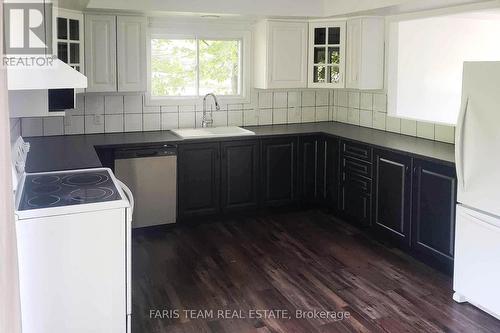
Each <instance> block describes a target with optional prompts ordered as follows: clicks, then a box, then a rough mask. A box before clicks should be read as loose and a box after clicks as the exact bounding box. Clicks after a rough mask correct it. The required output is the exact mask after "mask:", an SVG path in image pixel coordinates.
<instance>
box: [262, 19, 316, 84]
mask: <svg viewBox="0 0 500 333" xmlns="http://www.w3.org/2000/svg"><path fill="white" fill-rule="evenodd" d="M254 41H255V43H254V48H255V49H254V68H255V72H254V84H255V88H259V89H273V88H305V87H306V86H307V22H301V21H279V20H264V21H261V22H259V23H257V24H256V26H255V38H254Z"/></svg>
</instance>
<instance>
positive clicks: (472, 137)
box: [453, 62, 500, 319]
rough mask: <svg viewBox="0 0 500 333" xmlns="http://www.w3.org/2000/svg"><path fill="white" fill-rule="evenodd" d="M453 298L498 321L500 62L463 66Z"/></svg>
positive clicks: (459, 119)
mask: <svg viewBox="0 0 500 333" xmlns="http://www.w3.org/2000/svg"><path fill="white" fill-rule="evenodd" d="M455 162H456V168H457V178H458V193H457V201H458V204H457V215H456V230H455V266H454V274H453V289H454V291H455V293H454V295H453V299H454V300H455V301H457V302H469V303H471V304H473V305H475V306H477V307H479V308H481V309H483V310H484V311H486V312H488V313H490V314H491V315H493V316H495V317H497V318H499V319H500V62H465V63H464V68H463V83H462V106H461V110H460V115H459V117H458V121H457V127H456V135H455Z"/></svg>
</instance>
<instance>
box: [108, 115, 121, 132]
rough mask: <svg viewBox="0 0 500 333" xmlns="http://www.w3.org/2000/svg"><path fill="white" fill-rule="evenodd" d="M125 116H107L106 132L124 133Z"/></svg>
mask: <svg viewBox="0 0 500 333" xmlns="http://www.w3.org/2000/svg"><path fill="white" fill-rule="evenodd" d="M123 130H124V127H123V114H107V115H105V116H104V132H105V133H116V132H123Z"/></svg>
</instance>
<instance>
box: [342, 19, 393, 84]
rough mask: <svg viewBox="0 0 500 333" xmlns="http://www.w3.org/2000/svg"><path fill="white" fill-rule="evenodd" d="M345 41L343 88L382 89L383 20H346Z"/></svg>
mask: <svg viewBox="0 0 500 333" xmlns="http://www.w3.org/2000/svg"><path fill="white" fill-rule="evenodd" d="M346 38H347V42H346V44H347V46H346V84H345V86H346V88H352V89H383V88H384V40H385V21H384V19H383V18H381V17H364V18H356V19H349V20H348V21H347V36H346Z"/></svg>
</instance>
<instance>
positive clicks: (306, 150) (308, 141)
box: [298, 136, 324, 204]
mask: <svg viewBox="0 0 500 333" xmlns="http://www.w3.org/2000/svg"><path fill="white" fill-rule="evenodd" d="M322 143H323V141H322V140H321V137H319V136H304V137H301V138H299V154H298V155H299V165H298V171H299V172H298V179H299V189H298V190H299V192H300V200H301V203H302V204H315V203H318V202H319V199H320V198H321V195H322V193H321V191H322V187H323V186H322V183H323V179H322V177H323V167H324V161H323V159H324V153H323V154H322V151H323V149H324V145H322Z"/></svg>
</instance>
